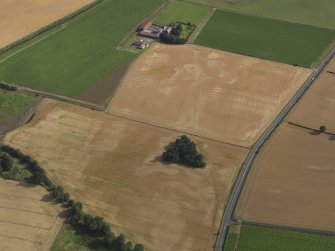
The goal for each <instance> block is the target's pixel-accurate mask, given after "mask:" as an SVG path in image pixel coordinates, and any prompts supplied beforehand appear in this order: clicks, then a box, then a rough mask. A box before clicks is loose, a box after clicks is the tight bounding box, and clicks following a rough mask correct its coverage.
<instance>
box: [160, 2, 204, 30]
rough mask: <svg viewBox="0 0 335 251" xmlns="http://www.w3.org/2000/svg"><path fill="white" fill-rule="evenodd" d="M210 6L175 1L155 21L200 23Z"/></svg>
mask: <svg viewBox="0 0 335 251" xmlns="http://www.w3.org/2000/svg"><path fill="white" fill-rule="evenodd" d="M208 11H209V7H206V6H202V5H197V4H190V3H186V2H181V1H175V2H174V3H173V4H172V5H171V6H170V7H169V8H168V9H167V10H166V11H165V12H164V13H163V14H162V15H161V16H159V17H158V18H157V19H156V20H155V22H156V23H159V24H169V23H175V22H177V21H179V22H184V23H187V22H190V23H192V24H195V25H198V24H199V23H200V22H201V20H202V19H203V18H204V17H205V16H206V14H207V13H208Z"/></svg>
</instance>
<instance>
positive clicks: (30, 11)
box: [0, 0, 93, 48]
mask: <svg viewBox="0 0 335 251" xmlns="http://www.w3.org/2000/svg"><path fill="white" fill-rule="evenodd" d="M92 1H93V0H72V1H68V0H1V1H0V17H1V18H0V34H1V36H0V48H2V47H4V46H6V45H8V44H10V43H13V42H15V41H16V40H18V39H20V38H22V37H24V36H26V35H28V34H30V33H32V32H34V31H36V30H38V29H40V28H42V27H43V26H46V25H48V24H49V23H52V22H54V21H56V20H57V19H60V18H62V17H64V16H66V15H68V14H70V13H71V12H74V11H75V10H77V9H80V8H81V7H82V6H84V5H87V4H89V3H90V2H92Z"/></svg>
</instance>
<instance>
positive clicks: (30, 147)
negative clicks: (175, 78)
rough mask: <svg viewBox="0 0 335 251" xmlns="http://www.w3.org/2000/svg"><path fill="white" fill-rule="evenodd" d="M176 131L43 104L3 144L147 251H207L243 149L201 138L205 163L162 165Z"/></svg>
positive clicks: (242, 158)
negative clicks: (192, 166)
mask: <svg viewBox="0 0 335 251" xmlns="http://www.w3.org/2000/svg"><path fill="white" fill-rule="evenodd" d="M178 136H180V133H178V132H175V131H173V130H168V129H164V128H159V127H155V126H151V125H147V124H144V123H139V122H134V121H131V120H127V119H123V118H119V117H115V116H112V115H109V114H106V113H100V112H95V111H92V110H89V109H84V108H80V107H76V106H70V105H68V104H63V103H58V102H55V101H50V100H45V101H43V103H42V104H41V105H40V106H39V110H38V112H37V114H36V115H35V117H34V119H33V120H32V121H31V122H30V123H29V124H27V125H25V126H24V127H22V128H20V129H17V130H15V131H13V132H11V133H9V134H8V135H7V136H6V138H5V143H6V144H9V145H11V146H13V147H16V148H19V149H20V150H21V151H23V152H24V153H26V154H29V155H31V156H32V157H33V158H34V159H36V160H38V161H39V162H40V163H41V165H42V166H43V168H45V169H46V170H47V172H48V175H49V176H50V178H51V179H52V180H53V181H54V182H55V183H58V184H62V185H64V187H65V190H67V191H69V192H70V194H71V196H72V195H73V196H74V197H75V198H76V199H77V200H80V201H83V202H84V204H85V205H86V206H87V208H88V210H89V211H91V212H92V213H99V214H102V215H103V216H104V217H105V218H106V219H107V220H108V221H109V222H110V223H111V224H112V225H113V229H114V230H115V231H116V232H125V233H126V236H127V237H128V238H130V240H132V241H136V242H142V243H143V244H145V246H146V247H147V248H149V249H150V250H155V251H156V250H161V251H170V250H178V251H182V250H195V251H196V250H199V251H200V250H201V251H203V250H212V246H213V245H214V242H215V237H216V235H215V233H216V232H217V229H218V226H219V222H220V219H221V216H222V210H223V208H224V205H225V202H226V199H227V196H228V194H229V190H230V188H231V185H232V183H233V181H234V179H235V176H236V174H237V172H238V170H239V167H240V165H241V163H242V161H243V160H244V158H245V156H246V153H247V149H244V148H242V147H236V146H231V145H227V144H223V143H220V142H216V141H211V140H207V139H204V138H199V137H192V136H191V138H192V140H194V141H196V142H197V145H198V147H199V150H200V152H202V153H203V154H204V155H205V158H206V161H207V163H208V165H207V166H206V168H205V169H188V168H186V167H182V166H177V165H174V164H171V165H166V164H163V163H161V162H160V160H159V156H160V155H161V154H162V152H163V151H164V147H165V146H166V145H167V144H169V143H170V142H172V141H174V140H175V139H176V137H178Z"/></svg>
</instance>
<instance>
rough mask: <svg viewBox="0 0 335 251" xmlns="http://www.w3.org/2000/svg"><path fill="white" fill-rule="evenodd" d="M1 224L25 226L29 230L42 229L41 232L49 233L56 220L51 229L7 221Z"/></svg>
mask: <svg viewBox="0 0 335 251" xmlns="http://www.w3.org/2000/svg"><path fill="white" fill-rule="evenodd" d="M55 218H56V216H55ZM0 222H5V223H7V224H11V225H18V226H25V227H29V228H34V229H41V230H47V231H49V230H50V229H52V225H53V224H54V222H55V220H54V221H53V222H52V224H51V227H49V228H46V227H36V226H32V225H28V224H23V223H16V222H12V221H6V220H0Z"/></svg>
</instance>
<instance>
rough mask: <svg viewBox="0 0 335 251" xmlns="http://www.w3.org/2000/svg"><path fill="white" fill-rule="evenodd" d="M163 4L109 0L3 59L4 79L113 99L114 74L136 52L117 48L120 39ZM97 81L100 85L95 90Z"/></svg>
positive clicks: (75, 94)
mask: <svg viewBox="0 0 335 251" xmlns="http://www.w3.org/2000/svg"><path fill="white" fill-rule="evenodd" d="M162 3H163V0H142V1H133V0H122V1H113V0H106V1H105V2H104V3H102V4H100V5H98V6H96V7H94V8H93V9H90V10H89V11H87V12H85V13H84V14H82V15H80V16H78V17H76V18H75V19H73V20H72V21H70V22H69V23H67V24H66V27H65V28H63V29H60V30H58V32H57V33H55V34H53V35H51V36H49V37H47V38H46V39H44V40H43V41H40V42H38V43H36V44H35V45H33V46H31V47H29V48H27V49H25V50H23V51H21V52H20V53H18V54H15V55H13V56H12V57H9V58H8V59H6V60H5V61H4V62H2V63H0V79H2V80H4V81H6V82H9V83H15V84H17V85H23V86H26V87H30V88H34V89H40V90H44V91H49V92H54V93H56V94H61V95H66V96H70V97H78V96H80V95H84V96H85V97H86V96H87V95H88V94H87V92H88V93H89V95H88V96H94V95H95V96H98V97H99V94H100V93H101V92H102V93H103V94H104V95H107V97H108V94H109V93H111V88H114V87H113V85H114V82H115V78H119V76H118V74H120V72H122V71H124V68H125V67H126V66H127V65H128V64H129V63H130V62H131V61H132V60H133V59H134V58H135V57H136V55H137V54H134V53H130V52H125V51H119V50H117V49H116V47H117V45H118V43H119V42H120V41H121V40H122V39H124V37H125V36H126V35H127V34H128V33H129V32H130V31H131V30H132V29H133V28H134V27H135V26H136V25H137V24H138V23H139V22H140V21H141V20H143V19H145V18H146V17H147V16H149V15H150V14H151V13H152V12H153V11H154V10H155V9H157V8H158V7H159V6H160V5H161V4H162ZM125 17H127V18H125ZM95 84H97V86H101V88H98V89H94V85H95ZM90 87H92V88H90ZM106 93H107V94H106ZM107 97H104V98H107ZM89 99H90V98H89ZM101 99H102V100H101ZM91 100H93V101H96V102H97V103H99V102H100V103H101V102H102V101H104V100H103V98H96V99H95V100H94V97H92V98H91V99H90V101H91Z"/></svg>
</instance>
